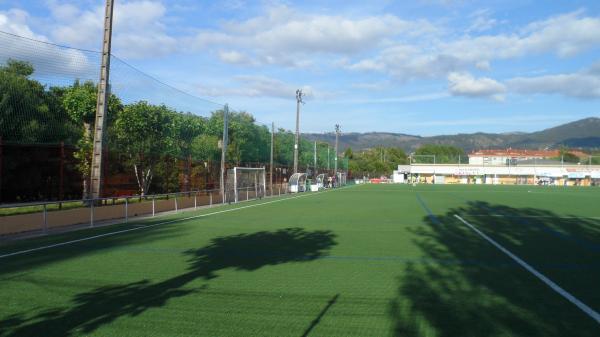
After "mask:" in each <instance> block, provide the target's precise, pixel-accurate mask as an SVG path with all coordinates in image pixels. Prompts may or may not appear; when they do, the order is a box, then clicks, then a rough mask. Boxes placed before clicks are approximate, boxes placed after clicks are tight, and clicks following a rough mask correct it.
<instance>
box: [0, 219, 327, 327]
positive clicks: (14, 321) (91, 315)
mask: <svg viewBox="0 0 600 337" xmlns="http://www.w3.org/2000/svg"><path fill="white" fill-rule="evenodd" d="M335 244H336V242H335V235H334V234H333V233H332V232H330V231H311V232H308V231H305V230H303V229H300V228H287V229H281V230H277V231H273V232H265V231H263V232H256V233H250V234H239V235H233V236H227V237H219V238H215V239H213V240H212V242H211V243H210V244H209V245H208V246H206V247H203V248H200V249H197V250H189V251H187V252H185V255H186V256H187V257H188V258H189V268H188V271H187V272H185V273H183V274H181V275H177V276H175V277H172V278H169V279H166V280H164V281H161V282H157V283H153V282H150V281H148V280H142V281H139V282H133V283H129V284H124V285H114V286H106V287H100V288H97V289H95V290H92V291H89V292H85V293H81V294H78V295H76V296H75V297H74V298H73V300H72V306H71V307H69V308H56V309H52V310H47V311H45V312H43V313H40V314H37V315H35V316H33V317H28V316H29V315H27V314H25V313H24V314H21V315H13V316H11V317H7V318H6V319H4V320H3V321H2V322H0V336H71V335H81V334H83V335H85V334H89V333H91V332H93V331H94V330H96V329H97V328H99V327H100V326H102V325H104V324H107V323H110V322H112V321H114V320H116V319H118V318H120V317H124V316H137V315H139V314H141V313H143V312H144V311H146V310H148V309H150V308H156V307H161V306H164V305H165V304H166V303H167V301H169V300H171V299H174V298H178V297H182V296H186V295H189V294H191V293H194V292H201V291H202V290H203V289H204V288H206V285H203V286H201V287H195V288H194V286H193V285H191V284H190V283H191V282H192V281H194V280H196V279H204V280H210V279H213V278H215V277H217V276H218V275H217V272H218V271H220V270H224V269H229V268H233V269H236V270H245V271H253V270H257V269H259V268H262V267H264V266H268V265H278V264H283V263H289V262H304V261H311V260H315V259H318V258H320V257H322V256H325V255H326V254H327V251H328V250H329V249H330V248H331V247H332V246H334V245H335Z"/></svg>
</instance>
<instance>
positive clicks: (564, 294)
mask: <svg viewBox="0 0 600 337" xmlns="http://www.w3.org/2000/svg"><path fill="white" fill-rule="evenodd" d="M454 217H456V218H457V219H458V220H460V221H461V222H462V223H464V224H465V225H467V226H469V228H471V229H472V230H473V231H474V232H475V233H477V234H479V236H481V237H482V238H484V239H485V240H487V241H488V242H489V243H491V244H492V245H494V246H495V247H496V248H498V249H499V250H500V251H501V252H503V253H504V254H506V255H508V256H509V257H510V258H511V259H513V260H514V261H515V262H517V263H518V264H520V265H521V267H523V268H525V269H527V271H528V272H530V273H532V274H533V275H535V277H537V278H539V279H540V280H542V282H544V283H546V285H547V286H549V287H550V288H552V290H554V291H556V292H557V293H558V294H559V295H561V296H562V297H564V298H565V299H567V300H568V301H569V302H571V303H573V304H575V306H577V307H578V308H579V309H581V311H583V312H584V313H586V314H587V315H588V316H590V317H591V318H592V319H593V320H595V321H596V322H597V323H599V324H600V314H599V313H598V312H596V311H595V310H594V309H592V308H590V307H589V306H588V305H587V304H585V303H583V302H581V301H580V300H579V299H578V298H577V297H575V296H573V295H571V294H570V293H569V292H567V291H566V290H564V289H563V288H561V287H560V286H559V285H558V284H556V283H554V281H552V280H551V279H549V278H548V277H546V276H545V275H544V274H542V273H540V272H539V271H537V270H536V269H535V268H533V267H532V266H530V265H529V264H528V263H527V262H525V261H523V260H521V258H519V257H518V256H516V255H515V254H513V253H511V252H510V251H509V250H508V249H506V248H504V247H503V246H502V245H500V244H499V243H498V242H496V241H494V239H492V238H490V237H489V236H487V235H485V234H484V233H483V232H481V231H480V230H479V229H477V228H476V227H475V226H473V225H471V224H470V223H469V222H467V221H466V220H465V219H463V218H461V217H460V216H459V215H458V214H454Z"/></svg>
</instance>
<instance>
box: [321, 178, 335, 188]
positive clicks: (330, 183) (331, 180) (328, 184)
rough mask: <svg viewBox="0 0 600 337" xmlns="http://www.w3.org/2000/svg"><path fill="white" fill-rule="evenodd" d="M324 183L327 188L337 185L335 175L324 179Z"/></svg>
mask: <svg viewBox="0 0 600 337" xmlns="http://www.w3.org/2000/svg"><path fill="white" fill-rule="evenodd" d="M323 184H324V185H325V188H333V187H337V184H336V178H335V176H329V177H327V180H326V181H324V182H323Z"/></svg>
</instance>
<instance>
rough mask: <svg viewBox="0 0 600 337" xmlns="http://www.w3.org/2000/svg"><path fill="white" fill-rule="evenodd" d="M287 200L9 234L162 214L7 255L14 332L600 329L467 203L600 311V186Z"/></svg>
mask: <svg viewBox="0 0 600 337" xmlns="http://www.w3.org/2000/svg"><path fill="white" fill-rule="evenodd" d="M275 200H278V199H264V200H261V201H255V202H248V203H241V204H238V205H231V206H224V207H219V208H212V209H205V210H202V211H199V212H185V213H179V214H177V215H172V216H169V217H161V218H154V219H151V220H146V221H145V222H141V223H137V224H129V225H116V226H109V227H104V228H97V229H90V230H83V231H78V232H71V233H67V234H61V235H56V236H49V237H43V238H37V239H30V240H22V241H18V242H12V243H9V244H6V243H5V244H3V246H2V247H0V255H3V254H7V253H11V252H15V251H20V250H24V249H30V248H35V247H40V246H44V245H51V244H56V243H61V242H65V241H69V240H74V239H78V238H85V237H90V236H93V235H98V234H102V233H109V232H114V231H117V230H122V229H128V228H138V227H136V226H139V225H140V224H143V225H154V226H152V227H147V228H140V229H138V230H134V231H130V232H124V233H120V234H115V235H110V236H104V237H99V238H95V239H91V240H86V241H80V242H77V243H73V244H68V245H64V246H58V247H54V248H50V249H45V250H40V251H35V252H30V253H26V254H22V255H16V256H10V257H4V258H0V336H3V337H4V336H75V335H85V336H119V337H122V336H462V337H466V336H529V337H531V336H545V337H548V336H550V337H552V336H556V337H558V336H561V337H563V336H600V324H599V323H598V322H596V321H595V320H594V319H592V318H591V317H590V316H589V315H587V314H586V313H584V312H583V311H582V310H580V309H579V308H578V307H576V306H575V305H574V304H572V303H571V302H569V301H567V300H566V299H565V298H564V297H562V296H561V295H559V294H558V293H557V292H555V291H554V290H552V289H551V288H550V287H549V286H547V285H546V284H544V283H543V282H542V281H540V279H538V278H536V277H535V276H534V275H533V274H532V273H530V272H529V271H527V270H525V269H524V268H523V267H521V266H520V265H518V264H517V263H515V262H514V261H513V260H512V259H510V258H509V257H508V256H507V255H505V254H504V253H502V252H501V251H500V250H499V249H498V248H496V247H494V246H493V245H492V244H490V243H489V242H487V241H486V240H484V239H483V238H482V237H481V236H479V235H478V234H477V233H475V232H474V231H473V230H472V229H470V228H469V227H467V226H466V225H465V224H463V223H461V222H460V221H458V220H457V218H456V217H454V215H455V214H459V215H460V216H461V217H463V218H464V219H465V220H466V221H468V222H469V223H470V224H472V225H473V226H475V227H476V228H478V229H479V230H481V231H482V232H483V233H485V234H486V235H488V236H489V237H490V238H492V239H493V240H495V241H496V242H498V243H499V244H500V245H502V246H503V247H505V248H506V249H508V250H509V251H511V252H512V253H513V254H515V255H517V256H518V257H519V258H521V259H523V260H524V261H526V262H527V263H528V264H530V265H531V266H532V267H534V268H535V269H536V270H538V271H539V272H540V273H542V274H544V275H545V276H546V277H548V278H549V279H551V280H552V281H554V282H556V283H557V284H558V285H560V286H561V287H562V288H563V289H564V290H566V291H567V292H569V293H570V294H571V295H573V296H575V297H576V298H577V299H579V300H580V301H582V302H583V303H585V304H586V305H588V306H589V307H590V308H592V309H593V310H596V311H600V290H599V289H600V288H599V285H600V218H599V217H600V189H598V188H576V187H573V188H563V187H525V186H457V185H455V186H451V185H448V186H433V185H419V186H416V187H413V186H406V185H402V186H395V185H365V186H354V187H348V188H344V189H340V190H335V191H328V192H324V193H313V194H308V193H307V194H301V195H300V197H297V198H293V199H286V200H281V201H277V202H272V201H275ZM259 204H262V205H259ZM253 205H256V206H253ZM247 206H252V207H247ZM238 207H243V208H242V209H239V210H235V211H228V212H222V213H218V214H212V215H208V216H202V217H196V218H191V219H184V218H186V217H191V216H195V215H199V214H207V213H212V212H215V211H221V210H228V209H234V208H238ZM173 219H180V221H173V222H170V223H167V224H161V223H162V222H165V221H168V220H173Z"/></svg>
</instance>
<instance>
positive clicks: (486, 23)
mask: <svg viewBox="0 0 600 337" xmlns="http://www.w3.org/2000/svg"><path fill="white" fill-rule="evenodd" d="M470 17H471V18H473V22H472V23H471V25H470V26H469V28H467V32H483V31H486V30H489V29H492V28H494V27H495V26H496V25H497V24H498V20H496V19H494V18H492V17H491V11H490V10H489V9H481V10H478V11H475V12H474V13H473V14H471V15H470Z"/></svg>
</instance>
